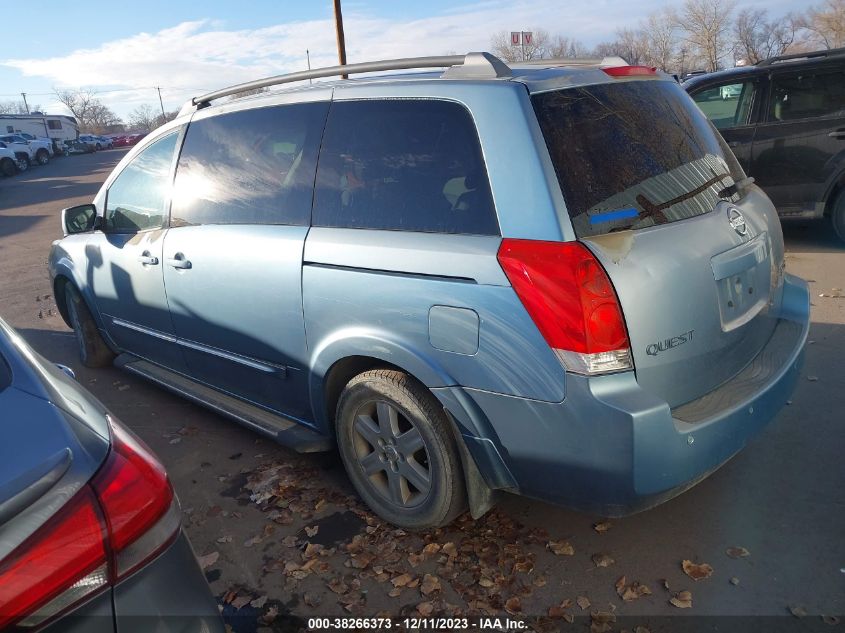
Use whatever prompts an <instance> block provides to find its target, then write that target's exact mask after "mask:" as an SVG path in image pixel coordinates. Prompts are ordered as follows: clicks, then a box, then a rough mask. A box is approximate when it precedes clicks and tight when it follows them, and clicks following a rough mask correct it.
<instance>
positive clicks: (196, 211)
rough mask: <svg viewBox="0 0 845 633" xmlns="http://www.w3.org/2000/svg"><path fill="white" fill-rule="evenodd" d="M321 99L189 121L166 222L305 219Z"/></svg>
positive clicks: (325, 107)
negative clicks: (168, 219) (319, 101)
mask: <svg viewBox="0 0 845 633" xmlns="http://www.w3.org/2000/svg"><path fill="white" fill-rule="evenodd" d="M328 108H329V106H328V103H299V104H292V105H283V106H273V107H268V108H258V109H253V110H244V111H241V112H232V113H230V114H221V115H218V116H214V117H210V118H208V119H201V120H199V121H196V122H194V123H191V124H190V126H189V127H188V133H187V136H186V137H185V143H184V145H183V147H182V153H181V155H180V157H179V164H178V167H177V169H176V182H175V185H174V192H173V207H172V209H171V213H170V215H171V226H188V225H196V224H296V225H307V224H308V220H309V217H310V215H311V200H312V197H313V188H314V175H315V172H316V164H317V151H318V150H319V147H320V135H321V134H322V131H323V124H324V123H325V120H326V113H327V112H328Z"/></svg>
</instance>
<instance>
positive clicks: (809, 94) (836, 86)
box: [769, 71, 845, 121]
mask: <svg viewBox="0 0 845 633" xmlns="http://www.w3.org/2000/svg"><path fill="white" fill-rule="evenodd" d="M836 114H840V115H841V114H845V72H842V71H839V72H824V73H823V72H817V73H815V74H814V73H809V72H808V73H804V74H800V75H792V74H790V75H780V76H778V75H775V76H773V77H772V89H771V95H770V98H769V120H770V121H792V120H795V119H810V118H815V117H823V116H831V115H836Z"/></svg>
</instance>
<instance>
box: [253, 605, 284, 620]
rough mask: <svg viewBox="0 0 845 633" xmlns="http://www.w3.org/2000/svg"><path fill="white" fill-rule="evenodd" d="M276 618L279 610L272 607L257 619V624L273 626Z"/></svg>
mask: <svg viewBox="0 0 845 633" xmlns="http://www.w3.org/2000/svg"><path fill="white" fill-rule="evenodd" d="M277 617H279V608H278V607H277V606H275V605H273V606H271V607H270V608H269V609H267V613H265V614H264V615H262V616H261V617H260V618H258V622H259V624H268V625H269V624H273V622H274V621H275V619H276V618H277Z"/></svg>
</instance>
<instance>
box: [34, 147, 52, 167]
mask: <svg viewBox="0 0 845 633" xmlns="http://www.w3.org/2000/svg"><path fill="white" fill-rule="evenodd" d="M35 160H37V161H38V164H39V165H46V164H47V163H49V162H50V152H48V151H47V150H46V149H43V148H42V149H40V150H38V151H37V152H35Z"/></svg>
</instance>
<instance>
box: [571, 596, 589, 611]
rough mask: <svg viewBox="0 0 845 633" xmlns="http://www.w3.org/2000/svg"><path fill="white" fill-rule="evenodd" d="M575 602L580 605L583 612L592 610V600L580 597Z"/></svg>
mask: <svg viewBox="0 0 845 633" xmlns="http://www.w3.org/2000/svg"><path fill="white" fill-rule="evenodd" d="M575 602H577V603H578V606H579V607H581V611H584V610H585V609H589V608H590V599H589V598H587V596H578V597H577V598H576V599H575Z"/></svg>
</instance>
